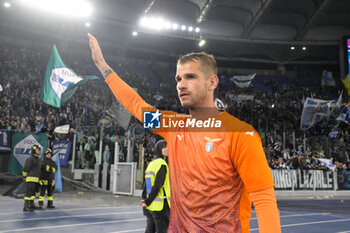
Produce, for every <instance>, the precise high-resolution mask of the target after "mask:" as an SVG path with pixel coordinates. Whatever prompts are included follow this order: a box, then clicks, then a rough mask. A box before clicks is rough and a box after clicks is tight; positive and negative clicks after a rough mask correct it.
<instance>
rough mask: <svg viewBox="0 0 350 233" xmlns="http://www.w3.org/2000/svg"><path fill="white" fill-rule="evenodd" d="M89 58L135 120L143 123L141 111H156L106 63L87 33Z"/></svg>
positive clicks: (95, 43) (93, 40)
mask: <svg viewBox="0 0 350 233" xmlns="http://www.w3.org/2000/svg"><path fill="white" fill-rule="evenodd" d="M88 37H89V39H90V41H89V45H90V48H91V56H92V60H93V61H94V63H95V65H96V67H97V68H98V69H99V70H100V72H101V74H102V75H103V77H104V78H105V81H106V83H107V84H108V85H109V87H110V88H111V90H112V92H113V94H114V96H115V97H116V98H117V99H118V100H119V102H120V103H121V104H122V105H123V106H124V107H125V108H126V109H127V110H128V111H129V112H130V113H131V114H132V115H134V116H135V117H136V118H137V119H139V120H140V121H141V122H143V111H145V110H147V111H156V109H155V108H153V107H152V106H151V105H149V104H147V103H146V102H145V101H144V100H143V99H142V98H141V97H140V96H139V95H138V94H137V92H136V91H134V90H133V89H132V88H131V87H130V86H129V85H128V84H126V83H125V82H124V81H123V80H122V79H121V78H120V77H119V76H118V75H117V74H116V73H115V72H114V71H113V70H112V69H111V67H110V66H109V65H108V64H107V63H106V61H105V59H104V57H103V54H102V51H101V48H100V46H99V44H98V41H97V39H96V38H95V37H94V36H93V35H91V34H90V33H88Z"/></svg>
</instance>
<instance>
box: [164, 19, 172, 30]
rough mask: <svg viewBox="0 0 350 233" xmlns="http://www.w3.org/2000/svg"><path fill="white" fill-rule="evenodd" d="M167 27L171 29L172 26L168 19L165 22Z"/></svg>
mask: <svg viewBox="0 0 350 233" xmlns="http://www.w3.org/2000/svg"><path fill="white" fill-rule="evenodd" d="M165 28H166V29H170V28H171V23H170V22H169V21H168V22H166V23H165Z"/></svg>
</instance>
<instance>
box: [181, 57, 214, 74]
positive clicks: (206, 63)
mask: <svg viewBox="0 0 350 233" xmlns="http://www.w3.org/2000/svg"><path fill="white" fill-rule="evenodd" d="M190 61H192V62H199V63H200V66H201V69H202V71H203V73H209V74H208V75H209V76H211V75H217V73H218V68H217V66H216V61H215V58H214V56H213V55H211V54H207V53H205V52H199V53H188V54H186V55H184V56H182V57H180V58H179V59H178V60H177V65H180V64H181V65H182V64H185V63H187V62H190Z"/></svg>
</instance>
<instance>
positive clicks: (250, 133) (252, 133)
mask: <svg viewBox="0 0 350 233" xmlns="http://www.w3.org/2000/svg"><path fill="white" fill-rule="evenodd" d="M245 134H248V135H250V136H254V130H253V131H251V132H249V131H248V132H246V133H245Z"/></svg>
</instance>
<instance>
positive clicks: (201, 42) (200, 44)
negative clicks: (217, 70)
mask: <svg viewBox="0 0 350 233" xmlns="http://www.w3.org/2000/svg"><path fill="white" fill-rule="evenodd" d="M205 42H206V41H205V40H203V39H202V40H200V41H199V43H198V46H199V47H202V46H203V45H205Z"/></svg>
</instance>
